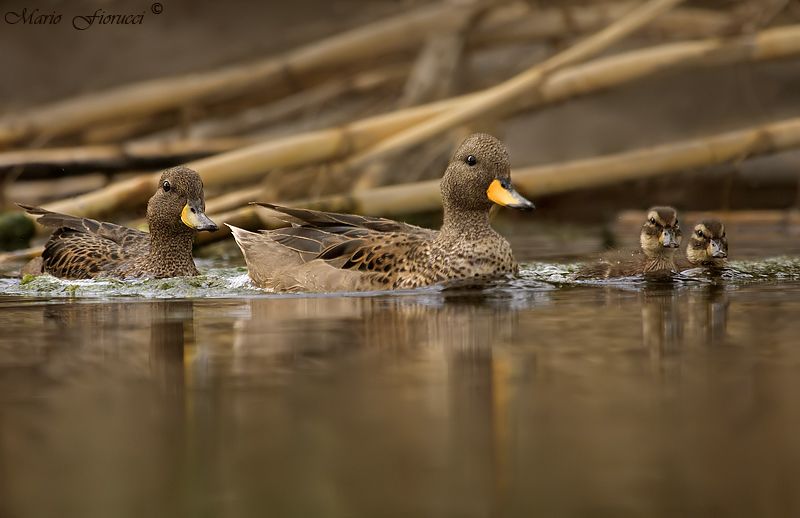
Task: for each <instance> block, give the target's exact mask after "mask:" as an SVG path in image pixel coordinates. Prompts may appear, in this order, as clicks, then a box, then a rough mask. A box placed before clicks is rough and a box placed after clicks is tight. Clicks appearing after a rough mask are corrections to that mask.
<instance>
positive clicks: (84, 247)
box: [22, 167, 217, 279]
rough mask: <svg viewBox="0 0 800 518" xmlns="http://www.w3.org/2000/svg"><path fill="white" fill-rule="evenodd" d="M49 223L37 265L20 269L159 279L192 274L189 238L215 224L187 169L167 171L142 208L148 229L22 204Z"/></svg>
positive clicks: (83, 276) (196, 177)
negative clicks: (144, 230)
mask: <svg viewBox="0 0 800 518" xmlns="http://www.w3.org/2000/svg"><path fill="white" fill-rule="evenodd" d="M22 208H24V209H25V210H26V211H28V213H30V214H33V215H36V216H39V218H38V222H39V223H41V224H42V225H45V226H48V227H53V228H55V229H56V230H55V231H54V232H53V234H52V236H51V237H50V239H49V240H48V241H47V243H46V244H45V248H44V251H43V252H42V257H41V261H40V263H38V262H37V263H33V262H32V263H31V264H30V267H26V268H25V269H24V270H23V271H25V272H26V273H32V271H35V269H36V267H37V265H38V264H41V266H40V269H41V271H39V272H37V273H49V274H51V275H53V276H56V277H61V278H65V279H91V278H97V277H105V278H137V277H150V278H164V277H178V276H192V275H197V273H198V272H197V268H196V267H195V264H194V260H193V258H192V242H193V240H194V236H195V234H196V233H197V231H199V230H206V231H213V230H216V229H217V227H216V225H215V224H214V223H213V222H212V221H211V220H210V219H208V217H207V216H206V215H205V213H204V210H205V201H204V199H203V184H202V181H201V179H200V176H199V175H198V174H197V173H196V172H195V171H192V170H191V169H188V168H185V167H176V168H172V169H168V170H166V171H165V172H164V173H163V174H162V176H161V180H160V181H159V187H158V190H157V191H156V193H155V194H154V195H153V197H152V198H150V201H149V202H148V206H147V219H148V223H149V225H150V232H143V231H140V230H136V229H132V228H128V227H124V226H121V225H116V224H114V223H106V222H100V221H96V220H93V219H89V218H78V217H75V216H69V215H65V214H59V213H55V212H50V211H48V210H45V209H42V208H38V207H28V206H22Z"/></svg>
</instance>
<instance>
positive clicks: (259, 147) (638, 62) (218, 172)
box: [47, 25, 800, 217]
mask: <svg viewBox="0 0 800 518" xmlns="http://www.w3.org/2000/svg"><path fill="white" fill-rule="evenodd" d="M798 54H800V25H793V26H787V27H781V28H776V29H771V30H767V31H764V32H762V33H758V34H755V35H752V36H744V37H741V38H737V39H734V40H723V39H718V38H713V39H709V40H703V41H697V42H682V43H671V44H666V45H658V46H655V47H651V48H647V49H643V50H636V51H631V52H626V53H623V54H618V55H615V56H611V57H608V58H602V59H598V60H595V61H592V62H589V63H586V64H584V65H578V66H574V67H570V68H568V69H564V70H561V71H558V72H556V73H554V74H553V75H552V76H549V77H548V78H547V80H546V81H545V82H544V83H543V84H542V86H541V89H540V92H539V93H540V95H539V96H537V97H536V98H535V99H530V100H528V102H529V104H528V106H534V105H538V104H545V103H552V102H556V101H562V100H564V99H567V98H570V97H573V96H577V95H584V94H588V93H591V92H595V91H598V90H601V89H604V88H609V87H612V86H616V85H619V84H622V83H625V82H629V81H632V80H635V79H639V78H641V77H645V76H648V75H651V74H654V73H656V72H660V71H663V70H665V69H668V68H671V67H675V66H678V65H686V64H691V65H693V66H710V65H718V64H723V63H737V62H745V61H762V60H770V59H780V58H785V57H788V56H794V55H798ZM477 95H480V94H470V95H466V96H461V97H455V98H452V99H448V100H445V101H439V102H436V103H431V104H427V105H422V106H418V107H414V108H408V109H404V110H398V111H396V112H391V113H387V114H384V115H379V116H376V117H370V118H367V119H363V120H361V121H356V122H354V123H352V124H349V125H345V126H341V127H338V128H332V129H327V130H321V131H314V132H311V133H304V134H300V135H292V136H289V137H285V138H281V139H276V140H271V141H269V142H264V143H261V144H255V145H253V146H249V147H246V148H242V149H238V150H235V151H231V152H228V153H223V154H220V155H216V156H213V157H209V158H206V159H202V160H197V161H194V162H191V163H189V164H188V165H189V167H193V168H194V169H196V170H197V171H199V172H200V173H201V175H202V176H203V180H204V182H205V183H206V185H208V186H213V185H224V184H228V183H237V182H246V181H251V180H253V179H256V178H259V177H260V176H262V175H263V174H264V173H265V172H267V171H269V170H271V169H275V168H279V167H297V166H302V165H308V164H312V163H317V162H322V161H328V160H335V159H337V158H341V157H344V156H347V155H348V154H349V153H352V152H354V151H359V150H363V149H365V148H366V147H368V146H370V145H372V144H374V143H376V142H378V141H380V140H381V139H384V138H386V137H387V136H389V135H392V134H394V133H397V132H398V131H400V130H401V129H404V128H408V127H412V126H413V125H415V124H417V123H419V122H422V121H425V120H427V119H430V118H431V117H432V116H434V115H436V114H440V113H443V112H445V111H446V110H448V109H449V108H451V107H453V106H456V105H458V104H460V103H466V102H469V101H470V100H472V99H474V98H475V97H476V96H477ZM157 178H158V175H157V174H154V175H144V176H141V177H137V178H133V179H129V180H125V181H123V182H118V183H115V184H113V185H111V186H109V187H107V188H105V189H101V190H98V191H96V192H94V193H90V194H86V195H82V196H79V197H76V198H72V199H67V200H62V201H59V202H56V203H53V204H49V205H48V207H47V208H49V209H50V210H54V211H58V212H65V213H69V214H75V215H79V216H87V217H98V216H101V215H103V213H104V211H107V210H108V209H110V208H113V204H112V203H111V202H109V201H107V199H117V198H119V199H123V198H124V199H125V200H129V201H131V202H136V203H143V202H144V201H145V200H146V199H147V197H148V196H149V194H147V193H148V192H149V191H147V190H145V191H142V190H140V185H141V182H145V183H147V182H149V185H150V186H151V187H152V185H154V184H155V182H156V181H157ZM125 193H127V195H125ZM101 209H102V210H101Z"/></svg>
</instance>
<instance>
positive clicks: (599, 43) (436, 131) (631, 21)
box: [345, 0, 683, 190]
mask: <svg viewBox="0 0 800 518" xmlns="http://www.w3.org/2000/svg"><path fill="white" fill-rule="evenodd" d="M682 1H683V0H650V1H649V2H647V3H645V4H644V5H642V6H639V7H637V8H635V9H634V10H633V11H631V12H630V13H628V14H627V15H625V16H624V17H622V18H621V19H619V20H618V21H616V22H614V23H613V24H611V25H609V26H608V27H606V28H605V29H603V30H602V31H600V32H597V33H595V34H593V35H592V36H590V37H588V38H586V39H584V40H582V41H581V42H579V43H577V44H576V45H573V46H571V47H569V48H567V49H566V50H564V51H562V52H559V53H558V54H556V55H555V56H553V57H551V58H549V59H547V60H546V61H544V62H542V63H540V64H538V65H536V66H534V67H532V68H530V69H528V70H526V71H524V72H522V73H521V74H518V75H517V76H515V77H512V78H511V79H509V80H507V81H504V82H503V83H500V84H499V85H497V86H494V87H491V88H488V89H486V90H484V91H483V92H481V94H480V95H479V96H478V97H477V98H475V99H472V100H471V101H469V102H464V103H461V104H459V105H457V106H455V107H454V108H453V109H451V110H448V111H447V112H445V113H442V114H441V115H437V116H435V117H433V118H431V120H429V121H425V122H424V123H421V124H417V125H416V126H414V127H413V128H409V129H408V130H405V131H401V132H399V133H398V134H397V135H393V136H392V137H390V138H387V139H385V140H383V141H382V142H380V143H379V144H377V145H375V146H374V147H372V148H370V149H368V150H367V151H365V152H362V153H359V154H356V155H355V156H353V157H352V158H350V159H348V161H347V162H346V163H345V167H346V168H348V169H351V170H352V169H359V168H363V167H364V166H366V165H368V164H370V163H373V162H375V161H376V160H378V159H383V158H386V157H388V156H390V155H392V154H394V153H397V152H399V151H401V150H404V149H407V148H408V147H410V146H413V145H416V144H420V143H422V142H424V141H425V140H427V139H429V138H433V137H435V136H437V135H440V134H441V133H442V132H444V131H447V130H449V129H452V128H454V127H456V126H458V125H459V124H463V123H465V122H468V121H472V120H475V119H476V118H478V117H483V116H487V115H492V114H494V115H495V116H498V115H499V114H501V113H502V112H503V111H504V110H506V109H507V108H508V106H509V105H510V104H511V103H513V102H514V101H515V100H517V99H518V98H519V97H521V96H530V94H531V92H532V91H536V90H538V89H539V87H540V86H541V84H542V82H543V81H544V80H545V78H546V77H547V76H548V75H550V74H552V73H553V72H555V71H557V70H559V69H562V68H564V67H565V66H568V65H573V64H576V63H578V62H580V61H585V60H586V59H588V58H589V57H591V56H593V55H596V54H598V53H600V52H602V51H603V50H605V49H607V48H608V47H610V46H611V45H613V44H614V43H616V42H618V41H620V40H621V39H623V38H624V37H626V36H628V35H629V34H631V33H632V32H634V31H636V30H637V29H639V28H640V27H642V26H644V25H646V24H647V23H648V22H650V21H651V20H653V19H655V18H657V17H658V16H659V15H660V14H661V13H664V12H666V11H668V10H669V9H671V8H672V7H674V6H676V5H677V4H679V3H681V2H682ZM373 185H374V180H373V178H372V175H364V176H362V178H361V179H359V181H358V182H357V183H356V186H355V188H356V190H359V189H366V188H369V187H372V186H373Z"/></svg>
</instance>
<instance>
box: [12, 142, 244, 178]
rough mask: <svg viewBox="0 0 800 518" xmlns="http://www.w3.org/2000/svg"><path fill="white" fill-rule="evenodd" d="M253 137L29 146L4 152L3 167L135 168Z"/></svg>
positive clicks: (220, 150) (218, 150)
mask: <svg viewBox="0 0 800 518" xmlns="http://www.w3.org/2000/svg"><path fill="white" fill-rule="evenodd" d="M253 142H254V139H253V138H249V137H247V138H245V137H239V138H217V139H205V140H200V139H195V140H181V141H172V142H136V143H128V144H106V145H96V146H76V147H69V148H44V149H25V150H21V151H6V152H0V171H2V170H3V169H10V168H14V167H30V166H48V167H53V168H59V169H61V168H64V169H67V168H75V167H78V168H81V169H87V168H98V169H119V168H126V169H132V168H135V167H137V166H138V165H139V164H141V163H143V162H147V163H152V162H158V161H167V160H179V159H184V160H185V159H187V158H191V157H200V156H208V155H215V154H218V153H223V152H225V151H230V150H232V149H237V148H240V147H244V146H247V145H250V144H253Z"/></svg>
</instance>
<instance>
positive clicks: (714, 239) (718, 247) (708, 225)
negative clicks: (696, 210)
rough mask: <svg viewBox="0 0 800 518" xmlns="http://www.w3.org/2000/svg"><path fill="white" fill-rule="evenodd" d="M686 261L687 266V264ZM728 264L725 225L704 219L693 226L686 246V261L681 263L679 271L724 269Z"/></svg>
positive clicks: (715, 220)
mask: <svg viewBox="0 0 800 518" xmlns="http://www.w3.org/2000/svg"><path fill="white" fill-rule="evenodd" d="M687 261H688V264H687ZM727 263H728V238H727V237H726V234H725V225H723V224H722V222H721V221H719V220H718V219H713V218H709V219H704V220H703V221H701V222H700V223H698V224H697V225H695V226H694V231H693V232H692V237H691V238H689V244H688V245H686V260H685V261H681V263H680V266H681V269H687V268H696V267H700V266H704V267H708V268H724V267H725V266H726V265H727Z"/></svg>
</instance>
